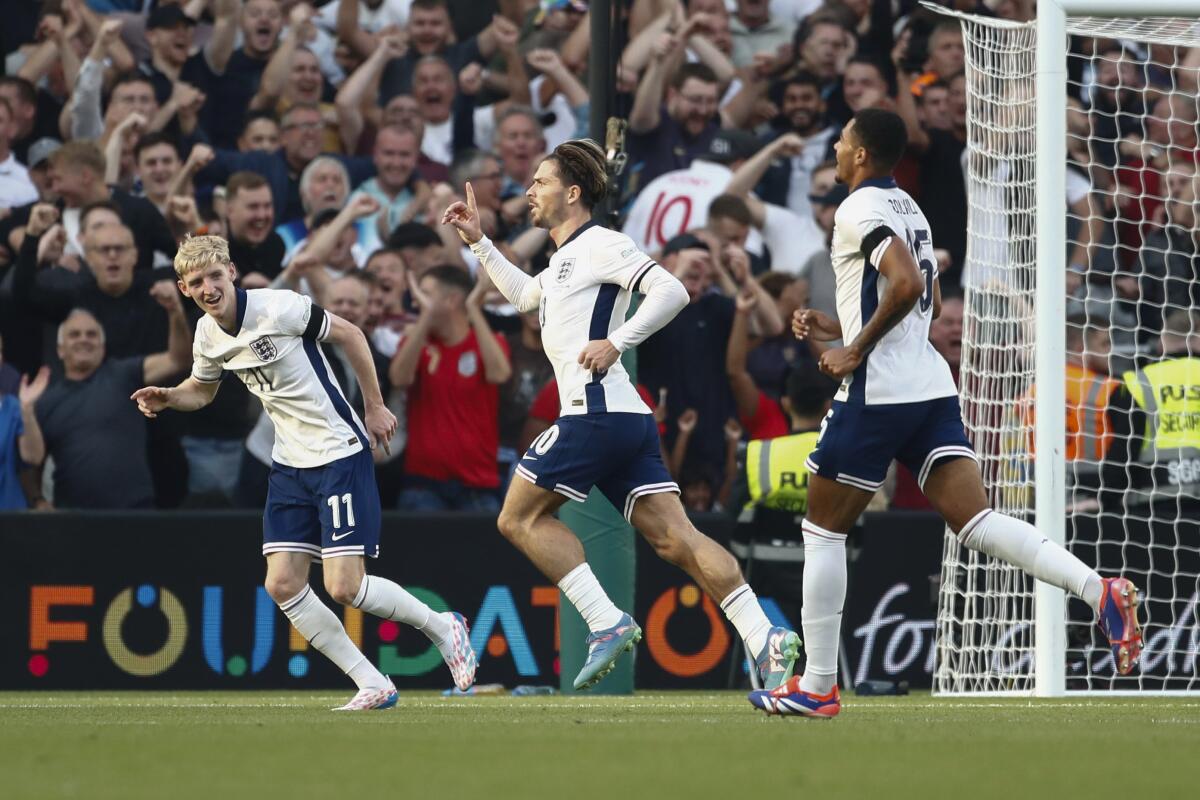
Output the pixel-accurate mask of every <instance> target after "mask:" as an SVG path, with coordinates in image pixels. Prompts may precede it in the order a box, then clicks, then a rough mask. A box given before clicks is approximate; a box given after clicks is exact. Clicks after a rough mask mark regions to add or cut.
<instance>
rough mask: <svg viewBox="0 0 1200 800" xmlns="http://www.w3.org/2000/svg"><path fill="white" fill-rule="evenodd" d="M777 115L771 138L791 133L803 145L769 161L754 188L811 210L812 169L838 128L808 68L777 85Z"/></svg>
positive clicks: (827, 152) (829, 150) (825, 156)
mask: <svg viewBox="0 0 1200 800" xmlns="http://www.w3.org/2000/svg"><path fill="white" fill-rule="evenodd" d="M779 93H780V94H779V111H780V114H779V117H778V119H777V120H776V123H775V126H774V127H773V128H772V131H771V134H770V138H771V139H777V138H779V137H780V136H783V135H784V134H786V133H794V134H796V135H797V136H799V137H800V138H802V139H803V140H804V148H803V149H802V150H801V151H800V152H799V153H797V154H796V155H794V156H789V157H785V158H779V159H776V160H775V161H773V162H771V164H770V166H769V167H768V168H767V171H766V172H765V173H764V174H763V177H762V179H761V180H760V181H759V183H758V186H757V187H756V188H755V192H756V193H757V194H758V196H759V197H761V198H762V199H763V200H765V201H767V202H769V203H775V204H776V205H781V206H787V207H788V208H790V209H791V210H792V211H795V212H796V213H797V214H800V215H801V216H804V215H806V214H811V213H812V208H811V207H810V206H809V203H808V194H809V185H810V182H811V180H812V172H813V170H814V169H816V167H817V166H818V165H819V164H822V163H824V162H825V161H829V160H830V159H831V158H832V154H833V143H834V141H836V140H837V137H838V130H837V128H836V127H834V126H833V125H830V124H829V121H828V120H827V119H826V117H825V98H824V97H822V96H821V81H820V79H819V78H817V76H816V75H813V74H812V73H811V72H804V71H801V72H797V73H796V74H794V75H792V76H791V77H789V78H788V79H787V80H785V81H784V82H783V84H782V85H781V86H780V88H779Z"/></svg>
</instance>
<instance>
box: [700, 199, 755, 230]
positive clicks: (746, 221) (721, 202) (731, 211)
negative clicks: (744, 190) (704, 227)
mask: <svg viewBox="0 0 1200 800" xmlns="http://www.w3.org/2000/svg"><path fill="white" fill-rule="evenodd" d="M715 217H720V218H722V219H731V220H733V221H734V222H740V223H742V224H743V225H752V224H754V219H753V217H751V216H750V206H748V205H746V201H745V200H743V199H742V198H740V197H738V196H737V195H735V194H719V195H717V196H716V197H714V198H713V201H712V202H711V203H709V204H708V218H709V219H713V218H715Z"/></svg>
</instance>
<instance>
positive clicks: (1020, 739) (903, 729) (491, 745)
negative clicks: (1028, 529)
mask: <svg viewBox="0 0 1200 800" xmlns="http://www.w3.org/2000/svg"><path fill="white" fill-rule="evenodd" d="M349 694H350V693H349V692H346V693H342V694H324V693H322V694H316V693H313V694H295V693H281V692H265V693H249V692H241V693H229V692H222V693H218V692H191V693H179V694H170V693H150V692H128V693H83V692H61V693H54V694H45V693H16V692H7V693H0V797H3V798H6V800H26V798H29V800H35V799H36V800H42V799H43V798H65V797H71V798H86V799H87V800H101V799H102V798H121V800H136V799H137V798H155V800H190V799H191V798H204V800H238V799H239V798H253V799H254V800H273V798H288V799H289V800H290V799H291V798H309V797H312V798H317V797H320V798H352V799H353V800H375V798H389V800H390V799H392V798H396V799H397V800H398V799H399V798H406V799H407V798H414V799H418V800H424V798H446V799H447V800H457V798H471V800H499V799H501V798H553V799H554V800H590V799H591V798H605V800H613V799H614V798H615V800H632V798H643V797H645V798H665V799H669V800H674V799H675V798H728V800H742V798H759V797H762V798H767V797H771V798H776V797H779V796H781V795H780V793H784V794H785V795H788V796H793V797H801V798H822V800H824V798H843V797H845V798H866V800H898V799H899V798H908V797H920V798H943V797H944V798H956V800H957V799H958V798H962V799H963V800H980V799H981V798H1019V800H1028V798H1041V797H1047V798H1063V799H1064V800H1065V799H1067V798H1104V797H1122V798H1147V800H1167V799H1173V798H1195V797H1200V699H1195V700H1193V699H1190V698H1145V699H1140V698H1137V699H1134V698H1129V699H1127V698H1113V699H1103V698H1080V699H1072V700H1066V701H1038V700H1034V701H1030V700H991V699H986V700H985V699H980V700H941V699H934V698H930V697H929V696H928V695H924V694H918V695H913V696H910V697H900V698H861V699H860V698H855V697H847V698H846V700H845V703H844V706H843V708H842V714H841V716H840V717H839V718H837V719H836V720H833V721H818V720H798V719H778V718H773V719H768V718H767V717H765V716H764V715H763V714H761V713H759V712H755V711H754V710H753V709H752V708H751V707H750V706H749V705H748V704H746V702H745V700H744V696H743V695H742V694H741V693H733V692H709V693H669V692H668V693H647V692H642V693H638V694H637V695H635V696H632V697H604V696H594V697H593V696H586V695H580V696H576V697H526V698H511V697H480V698H467V699H445V698H442V697H439V696H436V695H434V694H432V693H417V692H411V693H402V695H401V700H400V705H399V706H398V707H397V708H395V709H393V710H391V711H384V712H371V713H366V714H334V713H331V712H330V711H329V710H328V709H329V707H330V706H332V705H335V704H339V703H341V702H344V701H345V700H346V699H347V697H349Z"/></svg>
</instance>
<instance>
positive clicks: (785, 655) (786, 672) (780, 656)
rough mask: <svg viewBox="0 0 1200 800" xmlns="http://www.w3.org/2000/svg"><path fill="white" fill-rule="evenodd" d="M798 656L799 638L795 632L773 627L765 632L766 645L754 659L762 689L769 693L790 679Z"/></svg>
mask: <svg viewBox="0 0 1200 800" xmlns="http://www.w3.org/2000/svg"><path fill="white" fill-rule="evenodd" d="M799 655H800V637H799V636H797V635H796V632H795V631H789V630H788V629H787V628H781V627H774V628H771V630H769V631H768V632H767V643H766V644H765V645H763V649H762V651H761V652H759V654H758V658H756V659H754V664H755V666H757V667H758V675H759V678H760V679H761V680H762V688H763V689H766V690H768V691H770V690H771V689H774V688H776V687H778V686H779V685H781V684H782V683H783V682H784V681H786V680H787V679H788V678H790V677H792V669H793V668H794V667H795V666H796V658H797V657H798V656H799Z"/></svg>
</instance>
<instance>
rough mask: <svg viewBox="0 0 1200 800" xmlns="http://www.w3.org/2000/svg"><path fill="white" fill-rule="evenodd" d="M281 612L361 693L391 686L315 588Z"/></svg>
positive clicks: (280, 606) (301, 595) (306, 591)
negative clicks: (348, 677) (356, 644)
mask: <svg viewBox="0 0 1200 800" xmlns="http://www.w3.org/2000/svg"><path fill="white" fill-rule="evenodd" d="M279 608H280V609H281V610H282V611H283V613H284V614H286V615H287V618H288V619H289V620H291V622H292V625H294V626H295V627H296V630H298V631H300V635H301V636H303V637H304V638H305V639H306V640H308V643H309V644H311V645H312V646H313V647H315V648H317V650H319V651H321V653H322V654H324V656H325V657H326V658H328V659H329V660H330V661H332V662H333V663H334V664H337V666H338V669H340V670H341V671H342V672H344V673H346V674H347V675H349V676H350V678H351V680H353V681H354V682H355V684H357V685H358V688H359V689H382V688H384V687H386V686H387V685H388V681H387V678H385V677H384V676H383V673H382V672H380V671H379V670H377V669H376V668H375V665H374V664H372V663H371V662H370V661H368V660H367V657H366V656H364V655H363V654H362V651H361V650H359V649H358V648H357V647H356V646H355V645H354V642H352V641H351V640H350V637H349V636H347V635H346V629H345V628H344V627H342V621H341V620H339V619H338V618H337V614H334V613H333V611H331V610H330V608H329V607H328V606H327V605H325V604H324V603H322V602H321V599H320V598H319V597H317V595H316V593H315V592H314V591H313V590H312V587H310V586H305V587H304V589H302V590H301V591H300V594H298V595H296V596H295V597H293V598H292V599H291V600H288V601H287V602H284V603H280V604H279Z"/></svg>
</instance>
